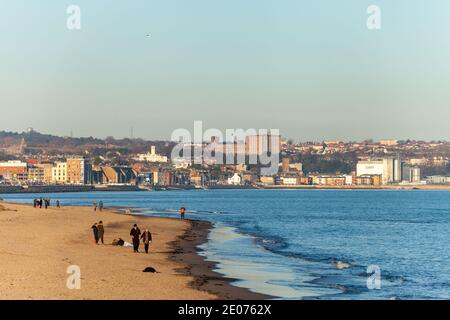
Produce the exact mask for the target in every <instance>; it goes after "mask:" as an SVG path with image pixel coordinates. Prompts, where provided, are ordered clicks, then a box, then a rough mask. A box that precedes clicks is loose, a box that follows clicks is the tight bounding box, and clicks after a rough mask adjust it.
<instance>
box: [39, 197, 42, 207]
mask: <svg viewBox="0 0 450 320" xmlns="http://www.w3.org/2000/svg"><path fill="white" fill-rule="evenodd" d="M39 209H42V198H40V199H39Z"/></svg>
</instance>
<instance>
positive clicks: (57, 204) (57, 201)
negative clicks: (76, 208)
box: [56, 200, 61, 208]
mask: <svg viewBox="0 0 450 320" xmlns="http://www.w3.org/2000/svg"><path fill="white" fill-rule="evenodd" d="M56 207H57V208H61V204H60V203H59V200H56Z"/></svg>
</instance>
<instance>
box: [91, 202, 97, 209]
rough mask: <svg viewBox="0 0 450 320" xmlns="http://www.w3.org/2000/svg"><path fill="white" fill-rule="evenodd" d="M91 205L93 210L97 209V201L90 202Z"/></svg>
mask: <svg viewBox="0 0 450 320" xmlns="http://www.w3.org/2000/svg"><path fill="white" fill-rule="evenodd" d="M92 206H93V207H94V211H97V202H94V203H92Z"/></svg>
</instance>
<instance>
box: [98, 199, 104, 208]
mask: <svg viewBox="0 0 450 320" xmlns="http://www.w3.org/2000/svg"><path fill="white" fill-rule="evenodd" d="M98 209H99V210H100V211H103V201H101V200H100V202H99V203H98Z"/></svg>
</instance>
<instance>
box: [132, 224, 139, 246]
mask: <svg viewBox="0 0 450 320" xmlns="http://www.w3.org/2000/svg"><path fill="white" fill-rule="evenodd" d="M140 235H141V230H139V228H138V226H137V224H135V225H134V226H133V229H131V231H130V236H131V240H132V242H133V250H134V252H139V242H140V241H141V240H140V239H139V236H140Z"/></svg>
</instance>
